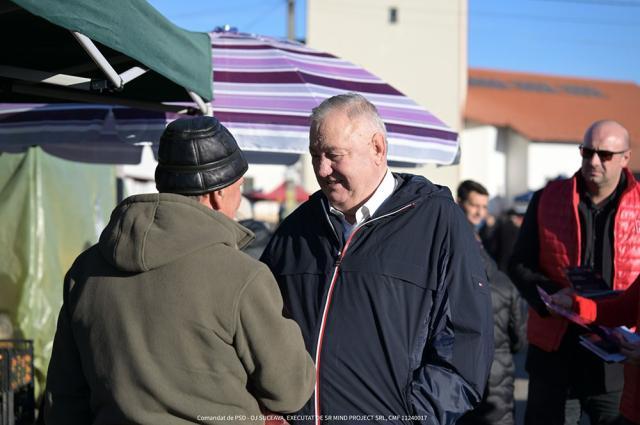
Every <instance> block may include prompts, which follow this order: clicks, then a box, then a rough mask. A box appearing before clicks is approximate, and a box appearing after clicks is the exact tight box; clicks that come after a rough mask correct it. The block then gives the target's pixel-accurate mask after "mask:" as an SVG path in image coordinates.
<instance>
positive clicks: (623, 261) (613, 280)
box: [509, 120, 640, 425]
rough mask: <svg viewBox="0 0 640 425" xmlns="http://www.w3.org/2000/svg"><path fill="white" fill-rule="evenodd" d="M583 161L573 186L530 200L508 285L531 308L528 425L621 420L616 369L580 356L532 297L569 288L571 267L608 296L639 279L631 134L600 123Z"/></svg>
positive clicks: (637, 193)
mask: <svg viewBox="0 0 640 425" xmlns="http://www.w3.org/2000/svg"><path fill="white" fill-rule="evenodd" d="M580 155H581V156H582V165H581V167H580V170H578V171H577V172H576V173H575V174H574V176H573V177H572V178H570V179H563V180H555V181H552V182H549V184H548V185H547V186H546V187H545V188H544V189H542V190H540V191H538V192H536V193H535V194H534V196H533V198H532V200H531V202H530V203H529V207H528V209H527V212H526V215H525V218H524V221H523V223H522V228H521V230H520V235H519V237H518V241H517V242H516V246H515V249H514V253H513V257H512V259H511V262H510V267H509V271H510V276H511V279H512V280H513V282H514V283H515V284H516V286H517V287H518V289H519V290H520V293H521V294H522V296H523V297H524V298H525V299H526V300H527V302H528V304H529V307H530V310H529V321H528V324H527V336H528V340H529V349H528V353H527V362H526V369H527V372H528V373H529V392H528V401H527V409H526V414H525V423H526V424H544V425H554V424H577V423H578V422H579V421H580V417H581V414H582V411H586V412H587V413H588V415H589V417H590V419H591V423H592V424H612V423H615V421H616V420H617V419H618V416H619V415H618V413H619V410H618V405H619V404H620V395H621V390H622V382H623V377H622V367H621V366H620V365H618V364H604V363H603V362H601V361H600V359H599V358H597V357H596V356H595V355H593V354H591V353H590V352H588V351H587V350H586V349H583V348H582V347H580V346H579V343H578V336H579V332H580V329H579V328H578V327H577V326H574V325H569V324H568V323H567V321H565V320H563V319H562V318H559V317H555V316H551V315H550V314H549V312H548V311H547V309H546V307H545V306H544V303H543V302H542V300H541V299H540V296H539V295H538V292H537V286H539V287H541V288H542V289H544V290H545V291H546V292H547V293H555V292H557V291H558V290H560V289H562V288H564V287H568V286H570V285H571V284H570V282H569V280H568V278H567V275H566V272H567V269H568V268H570V267H582V268H583V269H584V270H585V271H586V272H588V273H590V274H592V275H593V276H595V277H600V278H601V279H602V280H603V281H604V282H605V283H606V285H608V286H609V287H610V288H611V289H615V290H624V289H626V288H627V287H628V286H629V285H630V284H631V283H632V282H633V281H634V280H635V279H636V277H637V276H638V274H639V273H640V226H638V225H637V217H638V210H639V209H640V186H639V185H638V183H637V182H636V180H635V179H634V177H633V175H632V174H631V172H630V171H629V169H628V168H627V165H628V163H629V158H630V148H629V133H628V132H627V130H626V129H625V128H624V127H623V126H621V125H620V124H619V123H617V122H615V121H610V120H604V121H597V122H595V123H593V124H592V125H591V126H590V127H589V128H588V129H587V131H586V133H585V137H584V142H583V144H582V145H580Z"/></svg>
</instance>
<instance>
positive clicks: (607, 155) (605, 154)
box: [578, 145, 628, 161]
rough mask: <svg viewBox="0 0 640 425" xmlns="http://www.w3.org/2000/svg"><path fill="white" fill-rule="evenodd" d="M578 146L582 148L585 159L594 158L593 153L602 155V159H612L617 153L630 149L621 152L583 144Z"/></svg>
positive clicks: (582, 155)
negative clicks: (587, 146)
mask: <svg viewBox="0 0 640 425" xmlns="http://www.w3.org/2000/svg"><path fill="white" fill-rule="evenodd" d="M578 148H579V149H580V156H581V157H583V158H584V159H591V158H593V155H595V154H598V156H599V157H600V161H611V158H613V155H617V154H619V153H625V152H626V151H628V149H625V150H623V151H619V152H612V151H601V150H599V149H591V148H585V147H584V146H582V145H580V146H578Z"/></svg>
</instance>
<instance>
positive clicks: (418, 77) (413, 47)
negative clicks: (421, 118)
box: [304, 0, 467, 189]
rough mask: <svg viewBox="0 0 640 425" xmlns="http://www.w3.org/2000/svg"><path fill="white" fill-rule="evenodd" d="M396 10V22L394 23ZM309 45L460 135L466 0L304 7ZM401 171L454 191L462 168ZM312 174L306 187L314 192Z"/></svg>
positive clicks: (315, 1)
mask: <svg viewBox="0 0 640 425" xmlns="http://www.w3.org/2000/svg"><path fill="white" fill-rule="evenodd" d="M392 8H395V9H396V16H397V22H396V23H391V22H390V19H389V18H390V13H391V12H390V11H391V9H392ZM307 44H308V45H309V46H311V47H313V48H316V49H319V50H324V51H327V52H331V53H333V54H335V55H337V56H340V57H342V58H344V59H346V60H349V61H351V62H353V63H356V64H358V65H361V66H363V67H364V68H366V69H367V70H369V71H371V72H372V73H374V74H376V75H377V76H379V77H380V78H382V79H383V80H384V81H386V82H388V83H390V84H391V85H393V86H394V87H395V88H397V89H398V90H400V91H401V92H403V93H405V94H406V95H408V96H409V97H411V98H412V99H413V100H415V101H416V102H417V103H419V104H420V105H422V106H424V107H426V108H427V109H428V110H429V111H430V112H432V113H434V114H435V115H436V116H437V117H438V118H440V119H441V120H443V121H444V122H445V123H446V124H447V125H449V126H451V127H452V128H454V129H456V130H458V131H460V130H461V124H462V118H461V116H462V110H463V107H464V101H465V96H466V91H467V0H395V1H392V0H307ZM403 171H408V172H412V173H417V174H423V175H425V176H427V178H429V179H431V180H433V181H435V182H437V183H440V184H446V185H448V186H449V187H451V188H452V189H455V187H456V186H457V184H458V181H459V167H458V166H445V167H436V166H434V165H428V166H425V167H420V168H417V169H404V170H403ZM308 174H309V173H304V175H305V185H306V184H309V185H310V186H313V184H314V182H313V181H312V182H307V181H306V180H307V177H306V176H308ZM312 174H313V173H311V175H312Z"/></svg>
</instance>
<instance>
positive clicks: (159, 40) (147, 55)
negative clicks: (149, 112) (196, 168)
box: [0, 0, 212, 107]
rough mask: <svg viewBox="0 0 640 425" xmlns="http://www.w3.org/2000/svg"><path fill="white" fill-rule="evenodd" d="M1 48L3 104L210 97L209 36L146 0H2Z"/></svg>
mask: <svg viewBox="0 0 640 425" xmlns="http://www.w3.org/2000/svg"><path fill="white" fill-rule="evenodd" d="M0 46H1V49H2V58H1V59H0V101H4V102H24V101H27V102H34V101H46V102H51V101H52V99H55V98H57V99H65V101H66V102H69V101H70V100H71V101H77V100H82V101H93V102H104V103H128V104H130V105H144V106H145V107H152V106H156V107H159V106H160V102H170V101H173V102H179V101H185V102H191V101H198V100H201V98H204V99H206V100H210V99H211V98H212V87H211V86H212V83H211V49H210V41H209V37H208V36H207V34H206V33H196V32H191V31H186V30H183V29H181V28H179V27H177V26H175V25H174V24H172V23H171V22H170V21H168V20H167V19H166V18H165V17H164V16H162V15H161V14H160V13H159V12H158V11H156V10H155V9H154V8H153V7H152V6H151V5H149V4H148V3H147V2H146V1H145V0H112V1H108V2H105V1H99V0H11V1H9V0H0ZM194 96H195V97H194ZM143 102H146V104H145V103H143ZM202 104H203V105H204V102H202Z"/></svg>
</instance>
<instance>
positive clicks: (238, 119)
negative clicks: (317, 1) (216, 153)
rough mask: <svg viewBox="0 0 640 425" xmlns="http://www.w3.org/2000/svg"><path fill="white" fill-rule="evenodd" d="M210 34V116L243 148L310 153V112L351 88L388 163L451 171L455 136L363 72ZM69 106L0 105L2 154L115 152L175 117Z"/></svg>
mask: <svg viewBox="0 0 640 425" xmlns="http://www.w3.org/2000/svg"><path fill="white" fill-rule="evenodd" d="M210 36H211V43H212V52H213V78H214V80H215V81H216V84H215V90H214V100H213V101H212V107H213V112H214V115H215V116H216V117H218V119H220V121H222V122H223V123H224V125H225V126H227V127H228V128H229V129H230V130H231V131H232V133H233V134H234V135H235V136H236V138H237V139H238V142H239V144H240V146H241V148H242V149H243V150H244V151H246V152H253V153H256V154H260V155H276V156H278V155H280V156H281V157H287V156H288V157H291V156H294V157H296V158H297V155H299V154H302V153H305V152H307V151H308V137H309V118H308V117H309V114H310V113H311V109H312V108H313V107H315V106H317V105H318V104H320V102H322V101H323V100H324V99H326V98H328V97H331V96H333V95H336V94H341V93H345V92H350V91H352V92H358V93H361V94H362V95H364V96H365V97H367V98H368V99H369V100H371V101H372V102H373V103H374V104H375V105H376V107H377V108H378V111H379V112H380V115H381V117H382V119H383V120H384V121H385V124H386V126H387V130H388V140H389V154H388V156H389V160H390V161H394V162H402V163H409V164H423V163H437V164H450V163H452V162H453V160H454V159H455V156H456V153H457V150H458V141H457V134H456V133H455V132H454V131H453V130H451V129H450V128H448V127H447V126H446V125H445V124H443V123H442V122H441V121H440V120H438V119H437V118H436V117H435V116H433V115H432V114H431V113H429V112H428V111H427V110H426V109H424V108H423V107H421V106H419V105H417V104H416V103H415V102H414V101H412V100H411V99H409V98H408V97H406V96H404V95H402V94H401V93H400V92H398V91H397V90H396V89H394V88H393V87H391V86H390V85H388V84H386V83H384V82H383V81H381V80H380V79H379V78H377V77H375V76H374V75H372V74H371V73H369V72H367V71H366V70H364V69H362V68H360V67H357V66H355V65H353V64H351V63H349V62H347V61H345V60H342V59H339V58H337V57H335V56H333V55H330V54H328V53H322V52H319V51H316V50H314V49H311V48H309V47H307V46H304V45H302V44H300V43H296V42H292V41H287V40H280V39H275V38H271V37H262V36H256V35H248V34H237V33H231V32H223V31H214V32H213V33H211V34H210ZM68 108H69V109H66V107H65V106H64V105H31V107H29V108H16V106H15V105H1V104H0V150H3V149H4V150H12V151H16V150H20V149H23V147H24V146H31V145H33V144H38V145H41V146H43V148H45V149H49V152H51V153H54V154H55V152H53V151H52V149H56V148H55V147H54V145H57V146H58V147H59V146H62V145H65V146H68V147H70V148H72V146H73V145H77V144H78V143H76V140H78V141H79V140H85V141H89V142H91V143H95V144H105V143H107V142H108V141H111V142H112V147H113V148H112V150H111V151H110V152H112V153H114V155H115V154H116V151H117V150H122V151H123V152H125V151H126V152H130V151H131V148H132V147H133V148H138V145H139V144H141V143H155V142H157V140H158V139H159V135H160V133H161V132H162V130H163V129H164V127H165V125H166V124H167V123H168V122H170V121H171V120H173V119H175V118H176V117H177V115H175V114H163V113H155V112H149V111H144V110H138V109H132V108H124V107H110V106H100V105H91V106H85V109H84V110H81V109H82V107H78V105H68ZM100 116H102V119H101V118H100ZM45 130H46V131H47V138H46V139H45V140H43V138H42V134H43V131H45ZM45 145H49V148H46V147H45ZM67 153H69V152H68V151H67ZM94 156H95V155H94ZM106 157H107V156H105V157H104V158H106ZM73 159H77V158H73ZM98 159H99V158H98ZM138 159H139V156H138ZM263 162H264V161H263Z"/></svg>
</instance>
